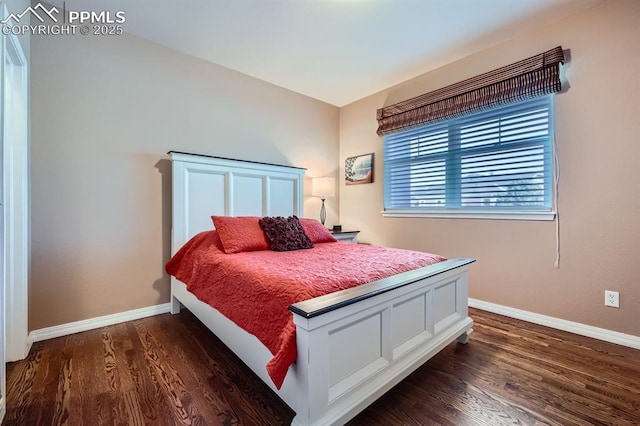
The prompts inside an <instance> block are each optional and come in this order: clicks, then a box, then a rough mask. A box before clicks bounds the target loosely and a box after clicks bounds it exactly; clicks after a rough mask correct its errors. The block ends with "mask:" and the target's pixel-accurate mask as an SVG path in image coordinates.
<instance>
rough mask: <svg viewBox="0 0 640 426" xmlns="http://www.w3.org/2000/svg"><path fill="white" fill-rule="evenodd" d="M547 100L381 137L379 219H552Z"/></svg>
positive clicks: (550, 109) (549, 105)
mask: <svg viewBox="0 0 640 426" xmlns="http://www.w3.org/2000/svg"><path fill="white" fill-rule="evenodd" d="M551 96H552V95H548V96H543V97H539V98H534V99H529V100H525V101H521V102H517V103H513V104H509V105H507V106H501V107H496V108H492V109H489V110H484V111H481V112H475V113H468V114H465V115H463V116H460V117H456V118H451V119H448V120H443V121H439V122H436V123H430V124H426V125H422V126H417V127H413V128H410V129H406V130H401V131H398V132H395V133H390V134H387V135H385V137H384V164H385V166H384V206H385V211H384V212H383V213H384V215H385V216H436V217H481V218H521V219H543V220H551V219H553V218H554V216H555V214H554V213H553V212H552V206H553V199H552V188H553V143H552V137H553V104H552V102H553V101H552V97H551Z"/></svg>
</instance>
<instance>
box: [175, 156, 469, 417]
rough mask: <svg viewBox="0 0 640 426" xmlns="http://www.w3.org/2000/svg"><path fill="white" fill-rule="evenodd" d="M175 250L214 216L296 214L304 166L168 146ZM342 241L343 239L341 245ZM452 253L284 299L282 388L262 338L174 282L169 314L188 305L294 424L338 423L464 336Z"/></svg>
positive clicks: (463, 263) (462, 282)
mask: <svg viewBox="0 0 640 426" xmlns="http://www.w3.org/2000/svg"><path fill="white" fill-rule="evenodd" d="M169 155H170V156H171V160H172V165H173V167H172V170H173V222H172V223H173V228H172V254H173V253H175V252H176V251H177V250H178V249H179V248H180V247H181V246H182V245H183V244H184V243H185V242H186V241H187V240H188V239H189V238H191V237H192V236H193V235H195V234H196V233H198V232H200V231H204V230H209V229H212V228H213V225H212V222H211V218H210V216H211V215H228V216H245V215H251V216H289V215H292V214H295V215H298V216H302V213H303V212H302V210H303V209H302V205H303V180H304V173H305V169H300V168H295V167H286V166H275V165H268V164H260V163H253V162H246V161H238V160H229V159H222V158H216V157H208V156H202V155H194V154H186V153H180V152H174V151H171V152H170V153H169ZM344 244H348V243H344ZM472 262H474V260H473V259H453V260H448V261H445V262H441V263H438V264H436V265H432V266H428V267H425V268H421V269H417V270H413V271H409V272H406V273H403V274H399V275H396V276H393V277H389V278H386V279H383V280H380V281H376V282H372V283H369V284H365V285H362V286H359V287H356V288H353V289H349V290H345V291H340V292H337V293H332V294H329V295H326V296H322V297H318V298H315V299H311V300H308V301H304V302H301V303H297V304H295V305H293V306H292V307H290V310H291V311H292V315H293V320H294V323H295V325H296V339H297V350H298V359H297V361H296V362H295V363H294V364H293V365H292V366H291V367H290V368H289V371H288V373H287V376H286V378H285V381H284V383H283V386H282V388H281V389H279V390H278V389H276V388H275V385H274V384H273V382H272V381H271V379H270V378H269V376H268V374H267V371H266V364H267V362H268V361H269V360H270V359H271V357H272V355H271V353H270V352H269V350H268V349H267V348H266V347H265V346H264V345H262V343H260V342H259V341H258V339H257V338H256V337H255V336H253V335H251V334H249V333H247V332H246V331H244V330H243V329H241V328H240V327H238V326H237V325H235V323H233V322H232V321H230V320H229V319H227V318H226V317H225V316H223V315H222V314H220V313H219V312H218V311H217V310H215V309H214V308H212V307H211V306H209V305H207V304H206V303H203V302H201V301H199V300H198V299H197V298H196V297H195V296H194V295H193V294H192V293H190V292H188V291H187V289H186V286H185V285H184V284H183V283H182V282H180V281H178V280H177V279H175V278H172V280H171V302H172V303H171V312H172V313H174V314H176V313H178V312H179V311H180V306H181V304H182V305H184V306H185V307H186V308H187V309H189V310H190V311H191V312H192V313H193V314H194V315H195V316H196V317H198V319H199V320H200V321H202V322H203V323H204V324H205V325H206V326H207V327H208V328H209V329H210V330H211V331H212V332H213V333H214V334H215V335H216V336H218V338H220V339H221V340H222V341H223V342H224V343H225V344H226V345H227V346H228V347H229V348H230V349H231V350H232V351H233V352H234V353H235V354H236V355H237V356H238V357H240V359H242V361H244V363H245V364H247V365H248V366H249V368H251V369H252V370H253V371H254V372H255V373H256V374H257V375H258V376H259V377H260V378H261V379H262V380H263V381H264V382H265V383H266V384H267V385H269V386H270V387H271V389H273V390H274V392H276V393H277V394H278V396H280V398H282V400H283V401H284V402H285V403H286V404H287V405H289V406H290V407H291V408H292V409H293V410H294V411H295V412H296V416H295V418H294V419H293V423H292V424H295V425H329V424H343V423H345V422H347V421H348V420H349V419H351V418H352V417H354V416H355V415H356V414H357V413H359V412H360V411H362V410H363V409H364V408H365V407H367V406H368V405H369V404H371V403H372V402H373V401H375V400H376V399H377V398H378V397H379V396H381V395H382V394H383V393H384V392H386V391H387V390H389V389H390V388H391V387H393V386H394V385H395V384H397V383H398V382H399V381H401V380H402V379H403V378H404V377H406V376H407V375H409V374H410V373H411V372H413V371H414V370H415V369H416V368H418V367H419V366H421V365H422V364H423V363H424V362H426V361H427V360H428V359H429V358H431V357H432V356H434V355H435V354H436V353H438V352H439V351H440V350H442V349H443V348H444V347H445V346H447V345H449V344H450V343H452V342H453V341H455V340H456V339H457V340H458V341H459V342H461V343H466V342H467V339H468V336H469V334H470V333H471V331H472V328H471V327H472V325H473V321H472V320H471V319H470V318H469V316H468V312H467V299H468V296H467V275H468V270H469V267H470V265H471V263H472Z"/></svg>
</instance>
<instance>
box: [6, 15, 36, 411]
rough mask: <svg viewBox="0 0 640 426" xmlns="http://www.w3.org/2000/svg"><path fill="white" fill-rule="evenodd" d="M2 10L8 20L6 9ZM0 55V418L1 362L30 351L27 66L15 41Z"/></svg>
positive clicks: (9, 37) (8, 40) (9, 39)
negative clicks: (0, 181)
mask: <svg viewBox="0 0 640 426" xmlns="http://www.w3.org/2000/svg"><path fill="white" fill-rule="evenodd" d="M0 12H1V15H2V16H7V9H6V6H4V5H2V10H0ZM3 33H4V32H3ZM0 53H1V58H2V62H1V63H0V86H1V90H0V176H1V178H2V184H1V185H0V418H1V417H2V415H3V409H4V404H5V403H6V400H5V395H6V377H5V375H6V372H5V363H6V362H8V361H16V360H19V359H23V358H24V357H25V356H26V355H27V353H28V350H29V344H28V309H27V308H28V259H29V251H28V249H29V185H28V184H29V182H28V157H29V152H28V128H29V127H28V62H27V59H26V57H25V55H24V52H23V49H22V46H21V45H20V40H19V39H18V37H17V36H16V35H13V34H8V35H4V34H3V35H2V42H1V46H0ZM3 343H4V344H3ZM0 421H1V420H0Z"/></svg>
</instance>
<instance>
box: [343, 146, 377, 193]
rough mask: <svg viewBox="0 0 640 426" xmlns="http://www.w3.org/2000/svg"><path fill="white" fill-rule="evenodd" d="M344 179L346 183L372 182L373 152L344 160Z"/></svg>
mask: <svg viewBox="0 0 640 426" xmlns="http://www.w3.org/2000/svg"><path fill="white" fill-rule="evenodd" d="M344 180H345V182H346V184H347V185H359V184H361V183H372V182H373V153H370V154H363V155H358V156H356V157H349V158H347V159H346V160H345V161H344Z"/></svg>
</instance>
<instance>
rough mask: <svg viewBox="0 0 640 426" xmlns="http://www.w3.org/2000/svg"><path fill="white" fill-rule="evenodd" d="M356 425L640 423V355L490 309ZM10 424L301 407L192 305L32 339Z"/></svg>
mask: <svg viewBox="0 0 640 426" xmlns="http://www.w3.org/2000/svg"><path fill="white" fill-rule="evenodd" d="M471 316H472V317H473V319H474V320H475V322H476V323H475V326H474V329H475V332H474V333H473V334H472V335H471V338H470V340H469V343H468V344H467V345H459V344H456V343H453V344H451V345H449V346H447V347H446V348H445V349H444V350H443V351H442V352H441V353H440V354H438V355H437V356H436V357H434V358H433V359H431V360H430V361H429V362H428V363H427V364H425V365H424V366H422V367H421V368H419V369H418V370H417V371H416V372H414V373H413V374H412V375H410V376H409V377H407V378H406V379H405V380H404V381H402V382H401V383H400V384H398V385H397V386H396V387H394V388H393V389H392V390H390V391H389V392H387V393H386V394H385V395H384V396H382V397H381V398H380V399H379V400H378V401H376V402H375V403H374V404H373V405H371V406H370V407H369V408H367V409H366V410H365V411H363V412H362V413H361V414H360V415H358V416H357V417H356V418H354V419H353V420H352V421H351V422H350V423H349V424H350V425H431V424H434V425H436V424H442V425H456V426H458V425H491V426H493V425H506V424H509V425H513V424H516V425H517V424H521V425H538V424H557V425H587V424H596V425H638V424H640V351H637V350H634V349H629V348H625V347H621V346H617V345H613V344H608V343H604V342H600V341H597V340H593V339H589V338H586V337H581V336H577V335H573V334H569V333H565V332H561V331H557V330H553V329H549V328H545V327H541V326H537V325H533V324H530V323H526V322H523V321H518V320H513V319H509V318H506V317H502V316H499V315H494V314H490V313H487V312H484V311H479V310H471ZM7 372H8V383H7V393H8V395H7V404H8V407H7V414H6V418H5V421H4V425H6V426H8V425H29V426H31V425H36V426H39V425H59V424H66V425H142V424H154V425H235V424H243V425H262V424H264V425H279V424H289V423H290V422H291V419H292V418H293V416H294V413H293V412H292V411H291V410H290V409H289V408H288V407H287V406H286V405H285V404H284V403H283V402H282V401H280V400H279V399H278V398H277V397H276V396H275V394H273V393H272V392H271V391H270V390H269V388H268V387H267V386H266V385H265V384H263V383H262V382H261V381H260V380H259V379H258V378H257V377H256V376H255V375H254V374H253V373H252V372H251V371H250V370H249V369H248V368H247V367H245V366H244V364H242V362H240V361H239V360H238V359H237V358H236V357H235V356H234V355H233V354H232V353H231V352H230V351H229V350H228V349H227V348H226V347H225V346H224V345H223V344H222V343H221V342H220V341H219V340H218V339H217V338H216V337H215V336H213V335H212V334H211V333H210V332H209V331H208V330H207V329H206V328H205V327H204V326H203V325H202V324H200V322H198V320H197V319H195V317H193V316H192V315H191V314H190V313H189V312H188V311H183V312H182V313H181V314H179V315H176V316H172V315H169V314H165V315H159V316H156V317H152V318H146V319H142V320H137V321H132V322H128V323H124V324H118V325H114V326H110V327H104V328H102V329H98V330H93V331H88V332H84V333H78V334H75V335H71V336H67V337H60V338H57V339H52V340H48V341H45V342H39V343H36V344H34V345H33V348H32V349H31V353H30V354H29V357H28V358H27V359H25V360H23V361H20V362H16V363H11V364H9V365H8V368H7Z"/></svg>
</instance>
